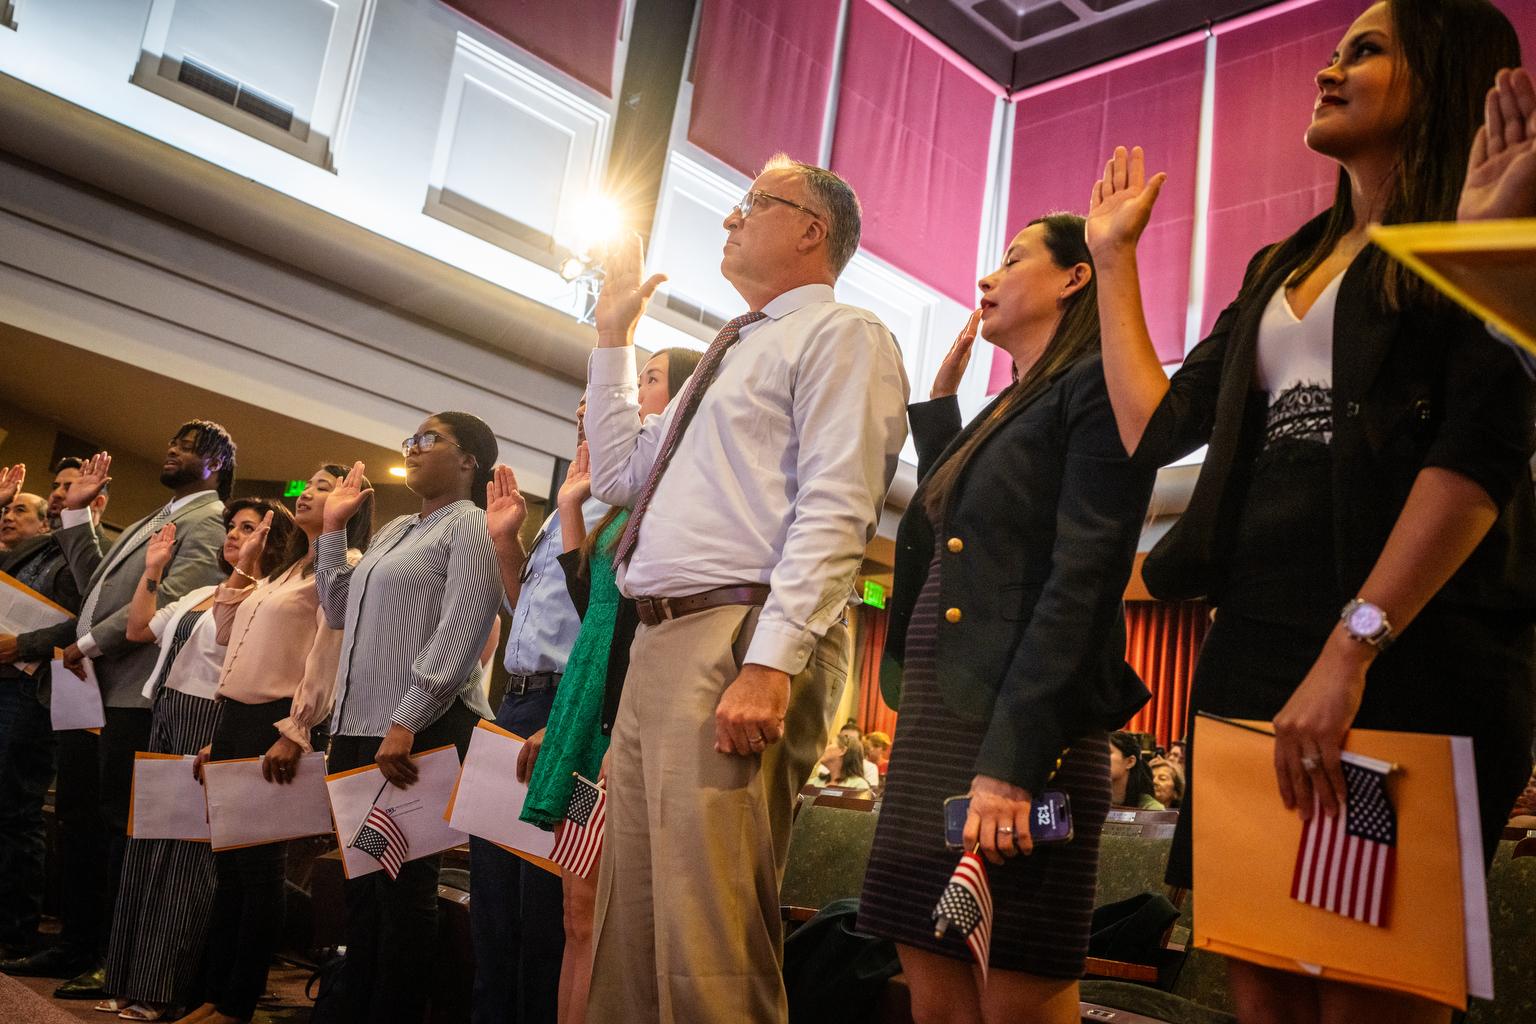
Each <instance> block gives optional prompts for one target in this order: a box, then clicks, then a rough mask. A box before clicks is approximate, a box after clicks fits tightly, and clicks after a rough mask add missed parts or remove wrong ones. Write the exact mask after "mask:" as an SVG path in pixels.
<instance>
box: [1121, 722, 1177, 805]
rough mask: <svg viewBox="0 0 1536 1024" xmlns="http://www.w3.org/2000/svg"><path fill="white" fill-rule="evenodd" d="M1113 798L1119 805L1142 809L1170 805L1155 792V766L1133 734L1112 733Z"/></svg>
mask: <svg viewBox="0 0 1536 1024" xmlns="http://www.w3.org/2000/svg"><path fill="white" fill-rule="evenodd" d="M1109 786H1110V794H1111V795H1110V800H1111V802H1112V803H1113V804H1114V805H1115V806H1116V807H1134V808H1136V809H1137V810H1142V811H1163V810H1167V808H1166V807H1165V806H1164V805H1163V804H1162V803H1161V802H1160V801H1159V800H1158V799H1157V797H1155V796H1153V795H1152V769H1151V767H1150V766H1149V765H1148V764H1147V758H1146V755H1145V754H1143V753H1142V750H1141V743H1140V741H1138V740H1137V739H1136V735H1135V734H1134V733H1129V732H1115V733H1110V735H1109Z"/></svg>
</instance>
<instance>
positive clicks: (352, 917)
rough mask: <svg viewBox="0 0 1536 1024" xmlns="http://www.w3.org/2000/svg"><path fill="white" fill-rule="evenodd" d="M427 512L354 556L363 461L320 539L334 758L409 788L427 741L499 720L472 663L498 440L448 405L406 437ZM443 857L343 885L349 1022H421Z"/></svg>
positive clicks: (331, 509)
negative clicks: (416, 756) (335, 632)
mask: <svg viewBox="0 0 1536 1024" xmlns="http://www.w3.org/2000/svg"><path fill="white" fill-rule="evenodd" d="M400 450H401V453H402V454H403V455H404V456H405V484H406V486H407V487H409V488H410V489H411V490H412V492H414V493H415V494H416V495H417V496H418V497H419V498H421V511H420V512H419V513H417V514H415V515H405V516H401V517H400V518H398V519H395V520H393V521H392V522H390V523H388V524H387V525H385V526H384V527H383V528H381V529H380V530H379V532H378V533H377V534H376V535H375V536H374V538H373V542H372V544H371V545H370V546H369V548H368V553H367V554H365V555H364V556H363V558H362V560H361V561H359V562H358V563H357V565H356V566H351V565H349V564H348V561H347V557H346V553H347V552H346V549H347V540H346V532H345V531H346V526H347V522H348V520H350V519H351V517H352V515H353V513H354V512H355V511H357V509H358V508H360V507H361V505H362V504H363V501H364V499H365V498H366V496H367V495H369V494H371V493H372V489H371V488H369V487H367V486H366V485H365V482H364V481H363V480H362V474H363V464H362V463H357V464H356V465H354V466H353V467H352V470H351V471H350V472H349V473H348V474H347V475H346V478H345V479H343V480H342V481H341V482H340V483H338V484H337V485H336V487H335V489H334V490H332V491H331V496H330V499H329V500H328V501H327V502H326V505H325V532H324V533H322V534H321V536H320V539H319V541H318V543H317V545H316V555H315V582H316V586H317V588H318V589H319V593H320V606H321V608H323V609H324V610H325V617H326V620H327V621H328V622H329V623H330V624H331V625H332V626H333V627H336V628H340V629H342V630H343V635H342V642H341V662H340V665H339V667H338V668H337V672H336V705H335V706H336V710H335V712H334V714H333V716H332V719H331V733H332V737H333V738H332V740H331V751H330V757H329V759H328V769H329V770H330V771H332V772H339V771H346V770H347V769H349V768H357V767H361V766H364V765H370V764H377V765H378V766H379V768H380V770H381V771H382V772H383V774H384V777H385V778H386V779H388V780H389V781H390V782H392V783H394V784H395V785H396V786H398V787H400V788H401V789H405V788H408V787H409V786H411V785H412V784H414V783H415V782H416V778H417V769H416V765H415V763H414V762H412V761H411V754H412V752H413V751H415V752H419V751H423V750H430V749H432V748H434V747H440V746H443V745H444V744H448V743H452V744H454V745H455V746H457V747H458V748H459V755H460V757H462V756H463V754H464V750H465V748H466V747H467V746H468V745H469V736H470V733H471V732H472V731H473V730H474V727H475V723H476V722H477V721H479V720H480V719H481V718H488V717H490V708H489V707H487V705H486V702H485V694H484V692H483V691H482V690H481V688H480V686H479V685H478V678H479V677H478V675H477V673H476V672H475V667H476V665H477V662H478V659H479V655H480V650H481V648H482V647H483V646H484V645H485V639H486V637H487V636H488V635H489V634H490V631H491V625H492V622H493V621H494V620H495V618H496V610H497V607H498V605H499V604H500V602H501V593H502V588H501V577H500V575H499V570H498V568H497V564H496V554H495V551H494V549H493V548H492V547H491V541H490V536H489V535H488V533H487V532H486V526H485V504H484V503H485V500H486V485H487V484H488V483H489V482H490V479H491V470H492V467H493V466H494V465H495V462H496V452H497V444H496V437H495V435H494V434H492V433H491V428H490V427H488V426H486V424H485V422H484V421H483V420H481V419H480V418H479V417H476V416H472V415H470V414H469V413H463V412H444V413H438V414H437V415H436V416H433V417H431V418H430V419H428V420H427V421H426V422H425V423H423V424H422V425H421V426H420V427H419V428H418V429H417V432H416V433H415V434H414V435H412V436H411V437H408V438H406V439H405V441H404V443H403V444H402V445H401V446H400ZM440 861H441V858H440V857H438V856H430V857H421V858H418V859H416V860H412V861H409V862H408V863H406V864H405V866H404V867H403V868H402V869H401V871H400V873H399V876H398V877H396V878H394V879H390V878H389V877H388V876H387V875H386V874H385V873H383V872H381V871H377V872H374V873H372V874H369V875H364V876H363V877H361V878H354V879H350V880H349V881H348V882H347V883H346V904H347V916H346V942H347V961H346V968H345V977H344V980H343V986H342V988H343V992H344V995H343V998H344V999H345V1000H346V1001H347V1002H348V1003H349V1004H350V1005H349V1006H348V1007H347V1010H346V1012H345V1013H344V1014H343V1017H342V1019H344V1020H355V1021H364V1020H366V1021H370V1022H373V1024H381V1022H387V1021H409V1022H411V1024H419V1022H420V1021H421V1019H422V1015H423V1013H424V1012H425V1007H426V1000H427V992H428V987H429V985H430V983H431V979H432V977H433V969H434V967H435V963H434V959H435V953H436V945H437V873H438V867H439V864H440Z"/></svg>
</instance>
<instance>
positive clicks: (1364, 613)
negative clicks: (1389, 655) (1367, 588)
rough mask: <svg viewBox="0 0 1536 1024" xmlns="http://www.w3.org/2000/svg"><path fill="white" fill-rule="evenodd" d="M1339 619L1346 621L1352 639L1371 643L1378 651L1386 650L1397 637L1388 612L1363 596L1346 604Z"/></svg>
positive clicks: (1345, 624)
mask: <svg viewBox="0 0 1536 1024" xmlns="http://www.w3.org/2000/svg"><path fill="white" fill-rule="evenodd" d="M1339 621H1340V622H1342V623H1344V630H1345V632H1347V633H1348V634H1349V635H1350V638H1351V639H1354V640H1358V641H1360V642H1361V643H1363V644H1370V645H1371V646H1372V647H1374V648H1376V649H1377V650H1378V651H1384V650H1386V649H1387V646H1388V645H1389V644H1390V643H1392V641H1393V639H1395V637H1396V634H1394V633H1393V632H1392V623H1390V622H1388V621H1387V613H1386V612H1384V611H1382V610H1381V608H1380V607H1379V606H1378V605H1374V604H1371V602H1369V601H1366V600H1364V599H1362V598H1358V597H1357V598H1355V599H1354V600H1353V601H1351V602H1349V604H1346V605H1345V606H1344V610H1343V611H1342V612H1340V613H1339Z"/></svg>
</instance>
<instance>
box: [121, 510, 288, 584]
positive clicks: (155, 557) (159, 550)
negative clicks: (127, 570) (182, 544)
mask: <svg viewBox="0 0 1536 1024" xmlns="http://www.w3.org/2000/svg"><path fill="white" fill-rule="evenodd" d="M267 514H268V515H271V514H272V513H270V512H268V513H267ZM174 554H176V524H175V523H166V524H165V525H164V526H162V527H160V529H159V531H158V532H157V533H156V534H155V535H154V536H153V537H151V538H150V539H149V544H148V545H147V546H146V547H145V548H144V575H145V576H147V577H149V578H150V579H154V580H158V579H159V578H160V574H161V573H163V572H165V567H166V566H168V565H170V564H171V557H172V556H173V555H174Z"/></svg>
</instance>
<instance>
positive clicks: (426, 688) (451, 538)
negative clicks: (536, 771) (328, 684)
mask: <svg viewBox="0 0 1536 1024" xmlns="http://www.w3.org/2000/svg"><path fill="white" fill-rule="evenodd" d="M315 588H316V590H317V591H318V593H319V595H320V607H321V609H322V610H324V612H325V618H326V621H327V622H328V623H330V625H331V626H332V627H333V628H336V629H342V630H344V631H345V632H344V635H343V637H342V644H341V662H340V664H339V665H338V666H337V669H336V711H335V714H334V716H333V717H332V720H331V732H332V734H333V735H336V736H383V735H384V734H385V733H387V732H388V731H389V727H390V725H392V724H394V725H401V726H404V727H405V728H407V729H409V730H411V732H421V731H422V730H423V729H425V728H426V727H427V726H429V725H431V724H432V723H433V722H435V721H437V720H438V719H439V718H440V717H442V715H443V712H445V711H447V710H448V708H449V707H450V706H452V704H453V701H454V699H455V698H457V699H459V700H462V701H463V702H464V703H465V704H467V705H468V706H469V707H470V709H471V710H473V711H475V712H477V713H479V714H480V715H481V716H482V717H487V718H488V717H490V714H491V709H490V708H489V707H488V706H487V705H486V702H485V695H484V693H483V692H482V691H481V689H480V687H479V686H478V685H476V680H477V674H476V673H475V667H476V665H477V663H478V659H479V655H480V650H481V648H482V647H484V646H485V638H486V637H487V636H489V635H490V632H491V623H492V620H494V619H495V617H496V609H497V606H498V605H499V604H500V602H501V594H502V590H501V575H500V573H499V571H498V569H497V567H496V553H495V551H494V550H493V549H492V548H491V540H490V537H489V535H488V534H487V533H486V531H485V512H483V511H482V510H481V509H479V508H477V507H475V505H474V503H473V502H471V501H469V500H467V499H466V500H463V501H456V502H453V503H452V504H449V505H445V506H443V507H442V508H440V509H438V510H436V511H435V512H433V513H431V514H430V515H426V516H416V515H413V516H401V517H400V518H399V519H396V520H394V521H393V522H391V523H389V525H387V526H385V527H384V528H383V529H382V530H380V531H379V532H378V533H377V534H376V535H375V536H374V538H373V542H372V543H371V544H370V545H369V546H368V552H367V553H366V554H365V555H363V558H362V561H360V562H358V563H357V565H356V566H355V567H353V566H349V565H348V564H347V537H346V534H345V533H344V532H342V531H340V530H337V531H334V532H331V533H325V534H321V536H320V539H319V541H317V542H316V545H315Z"/></svg>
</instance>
